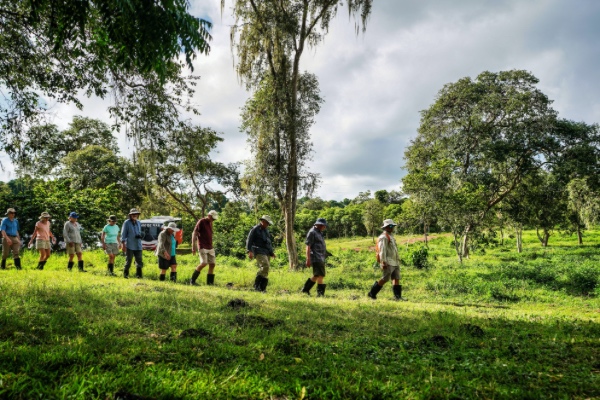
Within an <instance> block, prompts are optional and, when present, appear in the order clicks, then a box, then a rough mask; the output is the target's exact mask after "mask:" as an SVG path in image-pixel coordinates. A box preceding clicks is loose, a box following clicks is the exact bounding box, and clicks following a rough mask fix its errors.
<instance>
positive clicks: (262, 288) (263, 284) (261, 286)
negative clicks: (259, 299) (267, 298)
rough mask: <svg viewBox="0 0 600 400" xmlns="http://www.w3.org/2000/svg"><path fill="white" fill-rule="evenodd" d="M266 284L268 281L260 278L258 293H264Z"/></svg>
mask: <svg viewBox="0 0 600 400" xmlns="http://www.w3.org/2000/svg"><path fill="white" fill-rule="evenodd" d="M268 284H269V280H268V279H267V278H262V280H261V281H260V291H261V292H263V293H266V292H267V285H268Z"/></svg>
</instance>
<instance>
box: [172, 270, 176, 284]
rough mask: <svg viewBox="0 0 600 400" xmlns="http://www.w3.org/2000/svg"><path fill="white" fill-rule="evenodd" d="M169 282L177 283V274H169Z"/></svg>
mask: <svg viewBox="0 0 600 400" xmlns="http://www.w3.org/2000/svg"><path fill="white" fill-rule="evenodd" d="M171 282H173V283H175V282H177V272H171Z"/></svg>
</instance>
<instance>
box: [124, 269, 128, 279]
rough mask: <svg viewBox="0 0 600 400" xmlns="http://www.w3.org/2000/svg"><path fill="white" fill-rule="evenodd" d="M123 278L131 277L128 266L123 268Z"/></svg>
mask: <svg viewBox="0 0 600 400" xmlns="http://www.w3.org/2000/svg"><path fill="white" fill-rule="evenodd" d="M123 278H125V279H129V268H127V267H125V268H124V269H123Z"/></svg>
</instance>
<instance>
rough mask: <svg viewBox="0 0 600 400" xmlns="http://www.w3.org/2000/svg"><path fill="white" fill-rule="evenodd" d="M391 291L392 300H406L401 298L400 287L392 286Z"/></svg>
mask: <svg viewBox="0 0 600 400" xmlns="http://www.w3.org/2000/svg"><path fill="white" fill-rule="evenodd" d="M392 290H393V291H394V298H395V299H396V300H401V301H406V299H405V298H403V297H402V285H394V286H392Z"/></svg>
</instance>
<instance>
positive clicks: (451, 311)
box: [0, 232, 600, 399]
mask: <svg viewBox="0 0 600 400" xmlns="http://www.w3.org/2000/svg"><path fill="white" fill-rule="evenodd" d="M525 240H526V242H527V246H526V250H525V252H524V253H523V254H520V255H519V254H516V252H515V251H514V249H513V248H514V243H513V242H511V241H510V240H508V241H507V243H506V245H505V246H496V247H488V248H484V249H483V250H484V251H483V252H482V251H480V252H478V253H476V254H474V255H473V256H472V258H471V259H470V260H467V261H465V263H464V264H463V265H460V264H458V262H457V261H456V260H455V255H454V254H453V249H452V247H451V245H450V242H449V241H450V239H449V238H447V237H441V238H439V239H436V240H434V241H433V242H432V243H431V251H430V254H431V257H430V260H431V267H430V268H429V269H428V270H416V269H414V268H412V267H406V268H404V274H403V284H404V288H405V296H406V297H408V298H409V300H410V301H409V302H395V301H392V300H391V299H392V293H391V287H389V286H386V287H385V288H384V289H383V290H382V291H381V293H380V295H379V299H378V300H377V301H372V300H370V299H368V298H367V297H366V292H367V291H368V288H369V287H370V285H371V284H372V282H373V280H374V279H376V278H377V277H378V275H379V274H378V272H377V271H376V270H374V269H373V266H372V264H373V261H374V256H373V254H372V253H371V252H368V251H360V250H359V251H356V250H355V249H357V248H358V249H366V248H368V247H370V246H372V241H371V239H363V240H356V241H343V240H333V241H330V246H329V247H330V248H331V250H332V252H333V253H334V257H333V258H332V260H331V264H332V265H331V268H329V270H328V272H329V274H328V276H327V279H326V281H327V282H328V284H329V285H328V288H327V297H326V298H319V299H318V298H315V297H314V294H313V297H306V296H303V295H301V294H299V293H298V290H299V289H300V287H301V286H302V284H303V282H304V281H305V280H306V278H307V277H308V276H309V272H308V271H305V272H288V271H287V269H286V268H284V267H281V268H274V270H273V271H272V273H271V275H270V284H269V287H268V293H267V294H260V293H255V292H252V291H251V290H250V287H251V285H252V282H253V280H254V275H255V268H254V265H253V264H252V263H248V262H245V261H238V260H232V259H228V258H220V259H219V261H220V263H219V265H218V267H217V278H216V282H217V285H216V286H215V287H207V286H205V285H204V279H205V273H204V272H203V275H202V276H201V278H200V280H199V282H201V283H202V286H200V287H190V286H187V285H185V284H184V281H185V280H187V279H189V276H190V275H191V273H192V270H193V268H194V266H195V265H196V258H195V257H193V256H192V255H182V256H180V257H179V263H180V267H179V283H178V284H172V283H169V282H159V281H158V280H157V277H158V268H157V267H156V261H155V259H154V257H152V256H151V253H149V252H148V253H146V254H145V257H146V260H145V261H146V266H145V268H144V274H145V276H144V279H142V280H137V279H129V280H125V279H123V278H121V277H107V276H105V256H104V255H103V254H102V253H101V252H99V251H95V252H87V253H84V256H85V259H86V268H87V269H88V270H89V272H88V273H79V272H75V271H74V272H71V273H69V272H67V271H66V257H64V256H62V255H53V257H52V259H51V261H50V262H49V263H48V264H47V267H46V269H45V270H44V271H35V270H32V269H31V268H34V267H35V264H36V263H35V259H36V257H37V256H36V255H35V254H34V253H26V254H25V255H24V266H25V268H26V270H23V271H15V270H14V268H13V267H12V264H11V263H10V262H9V264H10V265H9V269H8V270H6V271H0V293H1V297H0V397H2V398H23V399H31V398H82V399H107V398H123V399H133V398H148V399H154V398H157V399H196V398H206V399H209V398H210V399H220V398H223V399H231V398H240V399H270V398H272V399H286V398H287V399H329V398H332V399H347V398H350V399H387V398H389V399H398V398H415V399H417V398H419V399H420V398H506V399H508V398H511V399H512V398H582V399H583V398H594V397H600V382H599V379H598V378H599V377H600V325H598V322H599V317H600V301H599V300H598V298H597V297H596V293H597V292H598V290H597V288H593V287H592V289H590V285H591V284H590V283H589V282H588V281H586V280H585V279H586V277H587V279H588V280H589V279H593V275H594V268H596V267H595V266H597V265H598V264H600V262H599V261H600V249H599V248H598V247H597V246H596V245H597V244H600V234H598V233H597V232H592V233H588V235H587V236H586V242H587V244H586V245H585V246H583V247H577V246H575V243H574V238H562V237H559V236H556V237H552V239H551V242H550V243H551V245H552V247H551V248H549V249H547V250H544V249H541V247H539V245H538V244H537V243H536V242H535V238H534V233H532V232H528V233H527V235H526V237H525ZM419 245H420V244H416V245H410V246H409V250H412V249H414V248H415V246H419ZM344 249H346V250H344ZM403 252H404V253H405V254H406V247H405V246H403ZM484 253H485V254H484ZM123 261H124V260H123V257H121V256H120V257H119V258H118V261H117V270H118V271H117V272H118V273H121V271H122V265H123ZM276 264H277V263H276ZM573 271H575V272H577V273H575V272H573ZM590 271H591V272H590ZM586 274H587V275H586ZM588 275H589V276H588ZM582 277H583V278H582ZM596 278H597V276H596ZM586 282H587V283H586ZM227 283H232V284H233V285H232V286H230V287H228V286H227V285H226V284H227ZM585 285H587V286H585ZM582 288H583V289H585V290H583V289H582ZM582 290H583V291H582ZM313 291H314V290H313ZM584 292H585V293H584ZM237 299H240V300H244V301H245V302H246V303H247V304H248V306H247V307H237V308H232V307H230V306H228V304H229V302H230V301H232V300H237ZM236 304H238V303H236ZM134 395H137V396H140V397H135V396H134Z"/></svg>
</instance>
